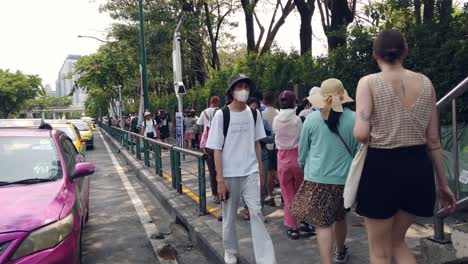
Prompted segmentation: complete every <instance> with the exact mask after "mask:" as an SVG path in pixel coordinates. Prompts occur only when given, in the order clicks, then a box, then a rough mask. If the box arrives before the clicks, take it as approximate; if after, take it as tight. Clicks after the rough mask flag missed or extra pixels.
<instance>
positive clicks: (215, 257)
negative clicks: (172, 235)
mask: <svg viewBox="0 0 468 264" xmlns="http://www.w3.org/2000/svg"><path fill="white" fill-rule="evenodd" d="M114 143H115V144H117V143H116V141H114ZM122 153H123V154H124V155H123V156H124V157H125V159H126V160H127V162H129V163H130V164H133V165H131V166H132V167H135V168H138V171H137V176H138V177H139V178H140V179H142V180H143V181H144V182H145V184H146V185H147V186H148V188H150V189H151V190H152V191H153V193H156V196H158V199H160V200H166V202H167V204H166V206H172V207H173V210H174V213H173V214H175V215H176V217H177V218H178V219H180V221H183V222H184V223H185V224H186V225H187V226H188V229H189V231H190V232H192V233H193V234H192V236H195V237H196V238H195V239H194V240H198V242H199V243H201V244H202V245H201V246H200V247H201V248H203V249H205V253H206V254H208V255H210V256H211V258H210V259H209V260H210V262H211V261H215V262H216V263H222V255H223V253H224V251H223V248H222V231H221V230H222V229H221V222H218V221H217V220H216V217H215V216H216V215H218V214H219V210H220V207H219V205H215V204H212V203H209V209H210V210H211V211H212V212H213V215H208V216H203V217H198V216H195V212H196V210H197V208H198V205H197V204H196V203H195V202H194V201H191V200H190V199H189V198H187V197H186V196H184V195H177V194H176V193H175V191H174V190H173V189H172V187H171V184H170V178H169V179H166V178H165V177H159V176H156V175H155V174H154V170H153V168H146V167H145V166H144V165H142V162H141V161H137V160H136V159H134V158H133V157H132V156H131V155H130V154H129V153H128V152H127V151H126V150H122ZM162 155H163V168H164V173H165V175H166V176H170V165H169V157H168V156H169V153H168V152H167V151H166V152H163V154H162ZM151 160H152V159H151ZM151 166H152V167H153V166H154V164H152V165H151ZM181 166H182V183H183V185H184V187H186V188H187V189H189V190H190V191H192V192H193V193H195V194H197V193H198V178H197V176H196V172H197V164H196V160H195V159H194V158H192V157H189V156H186V158H185V160H184V161H182V164H181ZM206 175H207V179H206V190H207V196H208V198H207V201H208V202H211V201H212V197H210V196H211V194H210V187H209V179H208V177H209V176H208V172H206ZM277 201H279V199H277ZM277 204H278V203H277ZM265 216H266V219H267V224H266V225H267V228H268V230H269V232H270V234H271V236H272V239H273V243H274V246H275V251H276V256H277V260H278V263H304V262H307V263H319V256H318V249H317V242H316V239H315V237H311V238H301V239H300V240H291V239H289V238H288V237H287V236H286V228H285V227H284V226H283V209H282V207H281V206H277V207H269V206H266V208H265ZM431 232H432V229H431V227H430V226H429V225H425V224H415V225H413V226H412V227H411V228H410V230H409V232H408V234H407V242H408V244H409V245H410V247H411V248H412V250H413V252H414V253H415V254H416V255H417V256H418V258H419V257H420V252H419V239H420V238H422V237H427V236H429V235H431ZM238 234H239V246H240V262H241V263H255V261H254V254H253V247H252V240H251V238H250V224H249V222H247V221H244V220H242V218H241V216H240V214H239V216H238ZM347 245H348V246H349V249H350V259H349V261H348V263H350V264H358V263H359V264H365V263H369V261H368V243H367V234H366V230H365V228H364V225H363V220H362V218H360V217H359V216H357V215H356V214H354V213H350V214H349V215H348V239H347ZM206 251H210V252H206Z"/></svg>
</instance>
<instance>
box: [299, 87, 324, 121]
mask: <svg viewBox="0 0 468 264" xmlns="http://www.w3.org/2000/svg"><path fill="white" fill-rule="evenodd" d="M316 94H320V87H317V86H314V87H312V89H310V91H309V96H312V95H316ZM302 106H303V108H304V110H302V111H301V112H300V113H299V115H298V116H299V117H300V118H301V119H302V120H303V121H304V120H305V119H306V118H307V116H308V115H309V114H310V113H312V112H314V111H318V110H320V108H319V107H316V106H313V105H312V103H311V102H310V101H309V98H308V97H306V98H304V99H303V100H302Z"/></svg>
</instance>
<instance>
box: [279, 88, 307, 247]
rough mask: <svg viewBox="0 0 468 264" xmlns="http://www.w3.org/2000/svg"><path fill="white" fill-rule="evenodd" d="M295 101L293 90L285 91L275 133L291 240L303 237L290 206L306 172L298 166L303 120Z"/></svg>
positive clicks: (286, 222) (286, 223) (280, 100)
mask: <svg viewBox="0 0 468 264" xmlns="http://www.w3.org/2000/svg"><path fill="white" fill-rule="evenodd" d="M295 101H296V96H295V95H294V93H293V92H292V91H287V90H286V91H283V92H282V93H281V94H280V96H279V102H280V112H279V114H278V115H277V116H275V118H274V119H273V134H274V135H275V143H276V147H277V148H278V163H277V166H278V167H277V168H278V170H277V171H278V179H279V182H280V187H281V194H282V195H283V200H284V225H286V226H287V227H289V230H288V231H287V234H288V236H289V237H290V238H291V239H298V238H299V229H298V223H297V219H296V217H294V216H293V215H291V214H290V212H289V206H290V205H291V202H292V200H293V199H294V196H295V195H296V192H297V190H299V187H300V186H301V184H302V182H303V181H304V173H303V172H302V170H301V168H299V165H298V164H297V158H298V145H299V136H300V134H301V128H302V121H301V119H300V118H299V117H297V116H296V107H295Z"/></svg>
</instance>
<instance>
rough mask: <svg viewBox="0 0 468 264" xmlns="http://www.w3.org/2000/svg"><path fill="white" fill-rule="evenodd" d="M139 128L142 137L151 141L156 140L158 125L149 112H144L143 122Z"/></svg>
mask: <svg viewBox="0 0 468 264" xmlns="http://www.w3.org/2000/svg"><path fill="white" fill-rule="evenodd" d="M141 126H142V129H141V134H142V135H143V136H145V137H147V138H152V139H156V138H157V131H158V124H157V123H156V121H155V120H154V119H153V117H152V116H151V113H150V112H145V120H144V121H143V123H142V124H141Z"/></svg>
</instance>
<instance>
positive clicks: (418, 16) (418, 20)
mask: <svg viewBox="0 0 468 264" xmlns="http://www.w3.org/2000/svg"><path fill="white" fill-rule="evenodd" d="M414 16H415V18H416V25H420V24H421V0H414Z"/></svg>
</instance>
